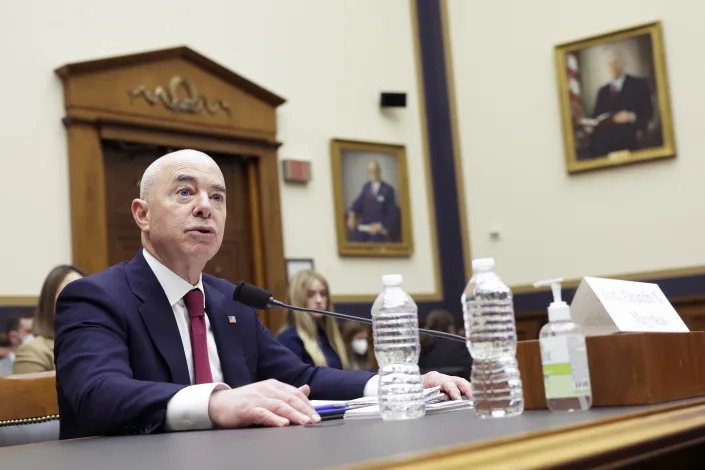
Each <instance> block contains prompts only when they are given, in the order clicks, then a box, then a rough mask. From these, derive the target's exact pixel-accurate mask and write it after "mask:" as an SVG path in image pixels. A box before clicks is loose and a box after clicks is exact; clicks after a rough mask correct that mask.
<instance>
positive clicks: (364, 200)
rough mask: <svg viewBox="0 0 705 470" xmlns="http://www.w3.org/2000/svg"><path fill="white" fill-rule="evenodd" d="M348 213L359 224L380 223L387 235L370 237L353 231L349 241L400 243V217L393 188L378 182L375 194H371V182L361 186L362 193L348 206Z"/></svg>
mask: <svg viewBox="0 0 705 470" xmlns="http://www.w3.org/2000/svg"><path fill="white" fill-rule="evenodd" d="M350 211H351V212H354V213H355V214H357V216H358V217H359V218H360V220H359V221H358V223H360V224H374V223H381V224H382V225H383V226H384V228H386V229H387V232H388V234H387V235H370V234H367V233H364V232H358V231H354V232H352V233H351V235H350V237H351V239H350V241H376V242H379V241H393V242H395V241H400V237H401V217H400V213H399V207H398V206H397V203H396V196H395V194H394V188H393V187H392V186H391V185H389V184H388V183H385V182H384V181H380V185H379V190H378V191H377V194H376V195H374V194H372V182H370V181H368V182H366V183H365V184H364V185H363V186H362V191H360V194H359V195H358V196H357V198H355V200H354V201H353V203H352V204H351V205H350Z"/></svg>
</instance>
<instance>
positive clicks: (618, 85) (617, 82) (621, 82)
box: [612, 74, 626, 91]
mask: <svg viewBox="0 0 705 470" xmlns="http://www.w3.org/2000/svg"><path fill="white" fill-rule="evenodd" d="M625 78H626V74H622V75H620V76H619V78H618V79H616V80H615V81H613V82H612V83H613V84H614V86H615V88H617V91H622V87H623V86H624V79H625Z"/></svg>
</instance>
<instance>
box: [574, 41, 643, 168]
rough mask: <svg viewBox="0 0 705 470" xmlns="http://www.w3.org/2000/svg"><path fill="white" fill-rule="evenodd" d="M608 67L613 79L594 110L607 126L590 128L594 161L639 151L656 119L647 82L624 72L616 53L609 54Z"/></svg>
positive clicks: (603, 90)
mask: <svg viewBox="0 0 705 470" xmlns="http://www.w3.org/2000/svg"><path fill="white" fill-rule="evenodd" d="M606 65H607V68H608V70H609V73H610V77H611V80H610V82H609V83H607V84H605V85H603V86H602V87H601V88H600V90H599V91H598V93H597V100H596V102H595V109H594V111H593V117H595V118H597V119H601V120H604V124H602V125H600V126H598V127H596V128H588V129H587V131H588V132H590V133H592V136H591V138H590V156H591V157H592V158H595V157H604V156H605V155H607V154H609V153H610V152H615V151H619V150H636V149H638V148H640V146H641V142H640V140H641V138H642V137H643V135H644V133H645V132H646V131H647V128H648V125H649V121H650V120H651V117H652V116H653V107H652V104H651V91H650V89H649V85H648V83H647V82H646V80H644V79H643V78H638V77H635V76H633V75H629V74H627V73H625V72H624V58H623V57H622V55H621V54H619V53H618V52H617V51H610V52H608V53H607V54H606ZM603 118H606V119H603Z"/></svg>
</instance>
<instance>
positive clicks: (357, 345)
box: [350, 339, 367, 356]
mask: <svg viewBox="0 0 705 470" xmlns="http://www.w3.org/2000/svg"><path fill="white" fill-rule="evenodd" d="M350 346H352V350H353V351H355V353H357V354H359V355H360V356H364V355H365V354H367V340H366V339H354V340H352V343H350Z"/></svg>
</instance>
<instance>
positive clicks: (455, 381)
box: [421, 371, 472, 400]
mask: <svg viewBox="0 0 705 470" xmlns="http://www.w3.org/2000/svg"><path fill="white" fill-rule="evenodd" d="M421 379H422V380H423V387H424V388H431V387H438V386H439V385H440V387H441V390H443V391H444V392H446V393H447V394H448V396H449V397H450V398H451V400H460V399H462V396H463V395H465V396H466V397H468V398H472V392H471V391H470V382H468V381H467V380H465V379H462V378H460V377H453V376H451V375H445V374H441V373H440V372H435V371H433V372H428V373H426V374H424V375H423V376H422V377H421Z"/></svg>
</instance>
